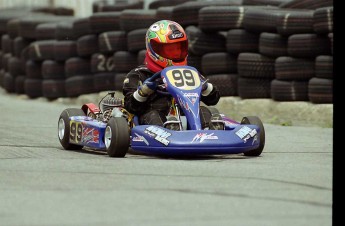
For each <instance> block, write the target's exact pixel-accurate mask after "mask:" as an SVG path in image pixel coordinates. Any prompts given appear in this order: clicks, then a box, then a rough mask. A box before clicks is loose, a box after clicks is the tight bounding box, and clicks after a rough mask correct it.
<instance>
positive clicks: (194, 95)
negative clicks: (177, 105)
mask: <svg viewBox="0 0 345 226" xmlns="http://www.w3.org/2000/svg"><path fill="white" fill-rule="evenodd" d="M183 96H185V97H187V99H188V100H189V101H190V102H191V103H192V104H193V105H194V104H195V102H196V100H197V99H198V98H199V95H198V94H197V93H184V94H183Z"/></svg>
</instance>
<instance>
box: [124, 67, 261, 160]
mask: <svg viewBox="0 0 345 226" xmlns="http://www.w3.org/2000/svg"><path fill="white" fill-rule="evenodd" d="M161 77H162V79H163V82H164V84H165V88H166V90H167V92H168V93H169V94H170V95H171V96H172V97H173V98H174V99H175V100H176V103H177V104H178V105H179V107H180V109H182V111H183V113H184V115H185V117H186V119H187V130H181V131H174V130H169V129H167V128H164V127H161V126H156V125H137V126H134V127H133V128H132V130H131V141H130V143H131V148H132V149H133V150H135V151H139V152H140V151H142V152H148V153H153V154H236V153H243V152H246V151H250V150H254V149H256V148H258V147H259V144H260V139H259V135H260V128H259V127H258V126H256V125H241V124H240V123H237V122H235V121H233V120H231V119H229V118H227V117H224V118H223V120H224V122H225V130H204V129H202V127H201V121H200V114H199V113H200V112H199V109H200V95H201V88H202V81H201V80H200V78H199V74H198V71H197V70H196V69H195V68H193V67H190V66H183V67H181V66H178V67H175V66H171V67H168V68H165V69H163V70H162V72H161Z"/></svg>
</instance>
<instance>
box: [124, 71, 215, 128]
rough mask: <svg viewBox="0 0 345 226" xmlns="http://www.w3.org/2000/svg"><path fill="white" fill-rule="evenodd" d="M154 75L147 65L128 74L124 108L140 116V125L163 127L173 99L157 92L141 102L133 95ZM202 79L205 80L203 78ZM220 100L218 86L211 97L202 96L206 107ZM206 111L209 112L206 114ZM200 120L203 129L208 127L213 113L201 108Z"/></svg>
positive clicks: (125, 84) (125, 82)
mask: <svg viewBox="0 0 345 226" xmlns="http://www.w3.org/2000/svg"><path fill="white" fill-rule="evenodd" d="M153 74H154V73H153V72H152V71H150V70H149V69H148V68H147V67H146V66H145V65H140V66H138V67H137V68H134V69H133V70H131V71H130V72H129V73H128V74H127V76H126V78H125V80H124V83H123V91H122V92H123V95H124V107H125V109H126V110H127V111H128V112H130V113H132V114H135V115H138V116H139V123H140V124H146V125H160V126H162V125H163V123H164V122H165V121H166V115H167V114H168V113H169V110H170V106H171V99H170V98H171V97H169V96H164V95H161V94H158V93H157V92H155V93H153V94H151V95H149V96H148V98H147V100H146V101H143V102H140V101H138V100H137V99H136V98H135V97H134V95H133V94H134V92H135V91H137V89H138V87H139V86H140V85H141V84H142V83H143V82H144V81H145V80H146V79H147V78H149V77H151V76H152V75H153ZM202 79H203V80H205V78H203V77H202ZM219 99H220V94H219V91H218V89H217V87H216V86H213V89H212V91H211V92H210V93H209V95H207V96H203V95H201V99H200V100H201V101H202V102H203V103H205V104H206V105H216V104H217V103H218V101H219ZM205 111H208V112H206V113H205ZM200 118H201V123H202V126H203V128H204V127H206V126H208V122H209V120H210V118H211V113H210V112H209V110H208V109H207V108H206V107H201V111H200Z"/></svg>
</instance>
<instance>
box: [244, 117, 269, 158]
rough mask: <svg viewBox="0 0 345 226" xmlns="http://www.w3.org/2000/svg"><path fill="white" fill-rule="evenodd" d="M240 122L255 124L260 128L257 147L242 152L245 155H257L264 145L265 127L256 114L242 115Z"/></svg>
mask: <svg viewBox="0 0 345 226" xmlns="http://www.w3.org/2000/svg"><path fill="white" fill-rule="evenodd" d="M241 124H251V125H257V126H258V127H259V128H260V145H259V147H258V148H257V149H254V150H250V151H247V152H244V155H245V156H259V155H261V153H262V150H263V149H264V146H265V128H264V125H263V124H262V122H261V120H260V119H259V118H258V117H256V116H247V117H243V118H242V121H241Z"/></svg>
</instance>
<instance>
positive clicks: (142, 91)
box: [138, 78, 157, 97]
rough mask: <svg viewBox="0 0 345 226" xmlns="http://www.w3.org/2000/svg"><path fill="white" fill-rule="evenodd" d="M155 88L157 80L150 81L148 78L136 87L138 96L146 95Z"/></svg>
mask: <svg viewBox="0 0 345 226" xmlns="http://www.w3.org/2000/svg"><path fill="white" fill-rule="evenodd" d="M156 89H157V82H156V81H151V80H150V79H149V78H148V79H146V80H145V81H144V82H143V84H142V85H141V86H139V88H138V93H139V95H140V96H143V97H147V96H149V95H151V94H152V93H154V92H155V90H156Z"/></svg>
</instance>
